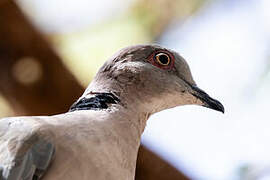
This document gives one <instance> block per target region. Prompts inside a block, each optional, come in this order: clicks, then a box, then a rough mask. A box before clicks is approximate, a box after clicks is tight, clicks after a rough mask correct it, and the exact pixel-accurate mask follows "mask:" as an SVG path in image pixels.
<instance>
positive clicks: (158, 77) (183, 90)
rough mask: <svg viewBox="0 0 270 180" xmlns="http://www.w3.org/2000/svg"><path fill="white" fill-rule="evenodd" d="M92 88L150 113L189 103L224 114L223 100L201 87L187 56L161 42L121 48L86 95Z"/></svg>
mask: <svg viewBox="0 0 270 180" xmlns="http://www.w3.org/2000/svg"><path fill="white" fill-rule="evenodd" d="M89 91H91V92H92V91H98V92H113V93H115V94H117V95H118V96H119V99H120V100H122V99H125V100H126V103H125V105H126V106H128V105H129V104H131V103H133V104H136V107H137V108H139V107H142V108H144V109H147V111H148V112H150V113H154V112H158V111H161V110H164V109H168V108H172V107H175V106H179V105H187V104H197V105H201V106H204V107H208V108H211V109H214V110H217V111H220V112H223V113H224V107H223V105H222V104H221V103H220V102H219V101H217V100H215V99H213V98H211V97H210V96H209V95H208V94H207V93H205V92H204V91H203V90H201V89H200V88H198V86H197V85H196V83H195V81H194V80H193V77H192V74H191V72H190V69H189V66H188V64H187V62H186V61H185V60H184V58H182V57H181V56H180V55H179V54H178V53H177V52H175V51H172V50H169V49H166V48H163V47H160V46H158V45H136V46H130V47H127V48H124V49H122V50H120V51H119V52H117V53H116V54H115V55H114V56H113V57H112V58H110V59H109V60H108V61H107V62H106V63H105V64H104V65H103V66H102V67H101V69H100V70H99V72H98V73H97V75H96V77H95V78H94V80H93V81H92V83H91V84H90V85H89V87H88V88H87V90H86V92H85V94H87V93H89ZM127 99H128V100H129V101H128V100H127Z"/></svg>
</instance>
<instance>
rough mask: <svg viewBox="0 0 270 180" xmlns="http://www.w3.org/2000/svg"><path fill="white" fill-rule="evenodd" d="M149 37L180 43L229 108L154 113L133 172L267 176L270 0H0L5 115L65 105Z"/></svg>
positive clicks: (210, 177)
mask: <svg viewBox="0 0 270 180" xmlns="http://www.w3.org/2000/svg"><path fill="white" fill-rule="evenodd" d="M143 43H157V44H160V45H162V46H165V47H167V48H171V49H173V50H176V51H178V52H179V53H180V54H181V55H182V56H183V57H184V58H185V59H186V60H187V61H188V63H189V65H190V67H191V70H192V73H193V76H194V79H195V81H196V82H197V84H198V86H199V87H200V88H202V89H203V90H205V91H206V92H208V93H209V94H210V95H211V96H213V97H215V98H217V99H218V100H220V101H221V102H222V103H223V105H224V106H225V114H224V115H223V114H221V113H218V112H214V111H211V110H209V109H206V108H202V107H199V106H183V107H177V108H173V109H170V110H166V111H163V112H160V113H158V114H155V115H153V116H152V117H151V118H150V120H149V121H148V122H147V127H146V129H145V132H144V134H143V137H142V143H143V144H144V146H143V147H142V148H141V149H140V153H139V159H138V166H137V172H136V173H137V174H136V179H179V180H180V179H194V180H269V179H270V142H269V139H270V119H269V101H270V1H269V0H189V1H186V0H110V1H106V0H98V1H91V0H76V1H75V0H38V1H36V0H17V1H11V0H1V1H0V117H5V116H17V115H43V114H47V115H48V114H55V113H60V112H65V111H67V110H68V108H69V106H70V105H71V104H72V102H74V101H75V100H76V98H78V97H79V96H80V94H81V93H82V91H83V88H85V87H86V86H87V85H88V83H89V82H90V81H91V79H92V78H93V76H94V75H95V73H96V72H97V70H98V68H99V67H100V66H101V65H102V64H103V63H104V62H105V61H106V59H107V58H109V57H110V56H111V55H112V54H114V53H115V52H116V51H117V50H119V49H121V48H123V47H125V46H128V45H134V44H143ZM151 163H152V164H151Z"/></svg>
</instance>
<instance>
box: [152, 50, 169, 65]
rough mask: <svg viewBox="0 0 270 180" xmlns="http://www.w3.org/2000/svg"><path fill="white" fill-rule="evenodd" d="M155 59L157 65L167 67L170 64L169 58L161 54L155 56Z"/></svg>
mask: <svg viewBox="0 0 270 180" xmlns="http://www.w3.org/2000/svg"><path fill="white" fill-rule="evenodd" d="M155 59H156V61H157V63H159V64H160V65H162V66H167V65H169V64H170V62H171V58H170V56H169V55H167V54H165V53H163V52H160V53H158V54H156V55H155Z"/></svg>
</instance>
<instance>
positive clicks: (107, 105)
mask: <svg viewBox="0 0 270 180" xmlns="http://www.w3.org/2000/svg"><path fill="white" fill-rule="evenodd" d="M116 94H117V93H114V92H94V91H87V92H85V93H84V94H83V96H82V97H81V98H79V99H78V100H77V101H76V102H75V103H74V104H73V105H72V106H71V107H70V110H69V112H73V111H80V110H95V111H100V110H107V111H108V112H109V113H110V114H112V115H114V114H118V115H120V116H121V117H125V120H126V121H127V122H128V123H130V125H131V127H133V130H134V131H136V133H135V134H136V138H140V136H141V134H142V133H143V131H144V128H145V126H146V121H147V119H148V118H149V116H150V113H147V112H146V111H143V110H142V109H143V108H140V105H139V103H138V102H136V101H137V100H136V99H132V97H127V96H123V94H122V96H121V95H120V94H117V95H116ZM116 119H119V118H116ZM120 119H121V118H120Z"/></svg>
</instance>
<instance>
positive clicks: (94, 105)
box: [69, 92, 120, 112]
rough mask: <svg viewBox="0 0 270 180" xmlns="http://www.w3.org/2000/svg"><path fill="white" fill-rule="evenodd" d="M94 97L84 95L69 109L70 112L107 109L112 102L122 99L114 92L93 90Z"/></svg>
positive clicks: (115, 102)
mask: <svg viewBox="0 0 270 180" xmlns="http://www.w3.org/2000/svg"><path fill="white" fill-rule="evenodd" d="M90 94H91V95H93V96H92V97H89V98H87V97H83V98H81V99H79V100H78V101H76V102H75V103H74V104H73V105H72V106H71V107H70V109H69V112H72V111H79V110H101V109H107V108H108V107H109V105H110V104H117V103H118V102H120V99H119V98H118V97H116V96H115V95H114V94H113V93H100V92H91V93H90Z"/></svg>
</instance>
